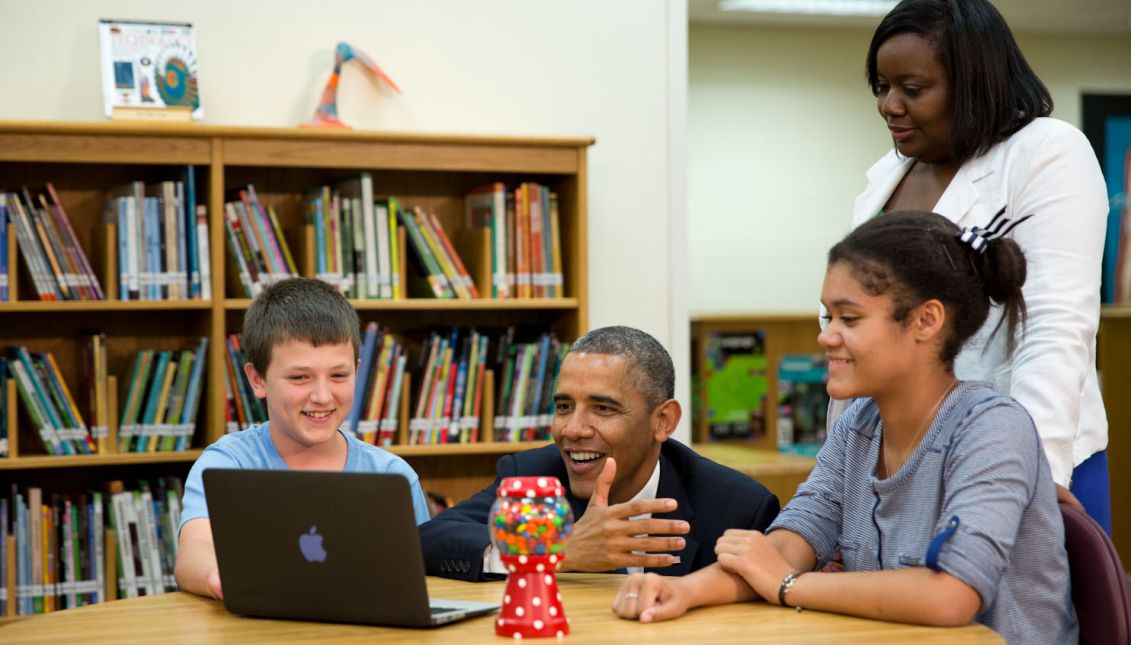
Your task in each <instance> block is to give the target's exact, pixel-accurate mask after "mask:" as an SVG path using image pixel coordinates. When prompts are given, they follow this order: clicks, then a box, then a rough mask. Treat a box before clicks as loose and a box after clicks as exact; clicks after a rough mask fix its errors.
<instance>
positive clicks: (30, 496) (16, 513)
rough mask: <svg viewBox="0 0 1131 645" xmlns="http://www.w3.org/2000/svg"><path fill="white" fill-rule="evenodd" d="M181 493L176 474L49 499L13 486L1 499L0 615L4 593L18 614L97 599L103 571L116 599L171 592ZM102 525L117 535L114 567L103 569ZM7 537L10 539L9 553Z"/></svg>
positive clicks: (4, 605) (36, 491) (102, 595)
mask: <svg viewBox="0 0 1131 645" xmlns="http://www.w3.org/2000/svg"><path fill="white" fill-rule="evenodd" d="M183 492H184V488H183V485H182V483H181V481H180V479H178V478H175V477H168V478H164V479H159V480H157V481H156V486H155V487H151V486H150V485H149V484H148V482H145V481H142V482H139V483H138V485H137V486H136V488H135V489H133V490H126V489H125V487H124V485H123V483H122V482H120V481H115V482H111V483H110V484H109V487H108V491H107V492H102V491H97V490H94V491H87V492H83V493H76V494H52V495H50V496H46V495H45V493H44V491H43V489H41V488H39V487H34V486H32V487H27V488H26V489H21V488H19V487H18V486H16V485H13V486H12V488H11V492H10V495H9V496H7V497H3V498H0V538H3V539H0V616H4V615H7V607H8V602H7V600H8V598H9V597H14V599H15V608H16V615H20V616H24V615H33V614H42V613H49V612H53V611H58V610H61V609H69V608H73V607H81V606H84V605H90V604H95V603H99V602H103V601H105V600H106V599H107V597H106V579H107V578H106V577H107V575H116V577H117V581H118V596H119V597H121V598H133V597H137V596H142V595H153V594H159V593H164V592H166V591H172V590H174V589H175V588H176V585H175V583H174V581H173V569H174V565H175V563H176V553H177V540H176V537H177V525H178V524H179V523H180V516H181V497H182V495H183ZM107 526H109V527H111V528H113V529H115V534H116V539H115V543H116V547H115V551H114V555H115V558H114V559H115V561H116V569H117V570H116V571H114V572H107V571H106V557H105V556H106V548H107V545H106V543H105V535H106V531H105V530H106V528H107ZM8 536H13V537H14V538H15V540H14V542H15V546H14V548H15V551H14V553H12V554H9V553H8V552H7V550H8V548H9V542H8V539H7V537H8ZM10 563H14V567H15V570H14V571H13V572H9V571H8V567H9V566H11V565H10ZM9 573H12V574H14V575H12V576H11V577H9ZM9 579H14V580H15V583H16V584H15V586H8V585H7V584H6V583H7V581H8V580H9Z"/></svg>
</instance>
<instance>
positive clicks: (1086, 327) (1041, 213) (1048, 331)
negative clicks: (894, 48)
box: [852, 118, 1108, 487]
mask: <svg viewBox="0 0 1131 645" xmlns="http://www.w3.org/2000/svg"><path fill="white" fill-rule="evenodd" d="M911 164H912V160H911V159H909V158H906V157H901V156H899V155H897V154H896V153H895V151H894V150H893V151H892V152H890V153H888V154H887V155H885V156H884V157H883V158H882V159H880V160H879V161H878V162H876V164H875V165H874V166H872V168H871V169H869V170H868V187H867V188H866V189H865V190H864V192H863V193H861V194H860V196H859V197H857V198H856V205H855V207H854V209H853V214H852V225H853V227H856V226H859V225H860V224H862V223H864V222H865V221H867V220H869V219H871V218H872V217H873V216H875V215H876V213H878V212H879V211H880V209H881V208H883V206H884V204H886V203H887V201H888V199H889V198H890V197H891V194H892V192H893V191H894V190H895V188H896V186H897V185H898V184H899V182H900V180H901V179H903V176H904V175H905V174H906V173H907V171H908V170H909V169H910V168H911ZM1003 206H1007V208H1006V212H1005V216H1006V217H1008V218H1010V219H1015V218H1018V217H1023V216H1025V215H1028V214H1030V213H1032V214H1033V217H1032V218H1031V219H1029V220H1028V221H1026V222H1024V223H1022V224H1020V225H1018V226H1017V227H1016V228H1015V229H1013V231H1012V233H1010V234H1009V237H1011V238H1013V239H1014V241H1016V242H1017V243H1018V244H1019V245H1020V246H1021V249H1022V250H1023V251H1024V253H1025V258H1026V261H1027V263H1028V274H1027V278H1026V281H1025V286H1024V288H1023V292H1024V295H1025V304H1026V306H1027V307H1028V312H1029V318H1028V324H1027V325H1026V326H1025V327H1024V329H1023V330H1020V331H1021V333H1020V334H1019V335H1018V338H1017V339H1016V340H1017V342H1016V349H1015V350H1014V353H1013V356H1012V358H1007V357H1006V354H1005V345H1006V343H1005V338H1004V336H1005V331H1004V329H1003V330H1002V332H1001V333H998V334H996V335H995V336H994V337H991V332H993V330H994V327H996V326H997V324H998V321H999V320H1000V319H1001V317H1002V310H1001V308H1000V307H994V308H993V309H991V311H990V316H989V319H988V320H987V321H986V324H985V325H984V326H983V327H982V328H981V329H980V330H979V331H978V332H977V333H976V334H975V335H974V336H973V337H972V338H971V339H970V340H969V341H968V342H967V344H966V346H965V347H964V348H963V350H962V351H961V352H960V353H959V355H958V358H957V359H956V360H955V373H956V375H957V376H958V378H961V379H978V380H985V381H989V382H991V383H993V384H995V385H996V386H997V387H998V389H999V390H1001V391H1002V392H1005V393H1007V394H1009V395H1010V396H1012V397H1013V398H1015V399H1017V400H1018V401H1019V402H1020V403H1021V404H1022V405H1024V406H1025V408H1026V409H1028V411H1029V414H1031V415H1032V416H1033V421H1034V422H1035V423H1036V425H1037V429H1038V431H1039V432H1040V435H1041V439H1042V441H1043V443H1044V447H1045V453H1046V454H1047V455H1048V460H1049V465H1050V466H1051V467H1052V474H1053V479H1055V480H1056V482H1057V483H1058V484H1061V485H1062V486H1066V487H1067V486H1068V485H1069V482H1070V479H1071V476H1072V469H1073V468H1074V467H1075V466H1078V465H1079V464H1080V463H1081V462H1083V461H1084V460H1085V459H1087V458H1088V457H1090V456H1092V455H1093V454H1095V453H1097V452H1099V451H1101V450H1103V449H1104V448H1106V447H1107V415H1106V414H1105V412H1104V405H1103V399H1102V398H1101V397H1100V388H1099V383H1098V381H1097V378H1096V329H1097V328H1098V326H1099V315H1100V271H1101V258H1102V257H1103V247H1104V233H1105V230H1106V227H1107V214H1108V204H1107V188H1106V185H1105V184H1104V179H1103V174H1102V173H1101V172H1100V167H1099V163H1098V162H1097V161H1096V155H1095V153H1094V152H1093V151H1092V147H1091V146H1090V145H1089V144H1088V140H1087V139H1086V138H1085V137H1084V135H1083V134H1082V133H1081V132H1080V131H1079V130H1077V129H1076V128H1074V127H1072V126H1071V125H1069V124H1067V123H1065V122H1063V121H1059V120H1057V119H1051V118H1038V119H1036V120H1034V121H1033V122H1032V123H1030V124H1029V125H1027V126H1025V127H1024V128H1022V129H1021V130H1020V131H1018V132H1017V133H1016V134H1014V135H1013V136H1012V137H1010V138H1009V139H1008V140H1006V141H1003V142H1002V143H999V144H997V145H996V146H994V147H993V148H991V149H990V150H989V151H988V152H987V153H986V154H984V155H982V156H981V157H978V158H976V159H971V160H969V161H967V162H966V163H965V164H963V165H962V167H961V168H960V169H959V170H958V173H957V174H956V175H955V176H954V179H952V180H951V182H950V185H949V186H947V189H946V191H945V192H944V193H943V195H942V197H940V198H939V201H938V203H937V204H935V207H934V211H935V212H937V213H939V214H940V215H944V216H946V217H947V218H949V219H950V220H952V221H953V222H955V223H956V224H958V225H959V226H985V225H987V224H988V223H989V221H990V219H991V218H992V217H993V216H994V214H995V213H997V211H998V210H1000V209H1001V208H1002V207H1003Z"/></svg>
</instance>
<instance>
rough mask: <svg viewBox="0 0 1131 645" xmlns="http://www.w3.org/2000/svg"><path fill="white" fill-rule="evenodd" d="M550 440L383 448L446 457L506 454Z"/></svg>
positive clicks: (543, 444)
mask: <svg viewBox="0 0 1131 645" xmlns="http://www.w3.org/2000/svg"><path fill="white" fill-rule="evenodd" d="M550 443H551V442H550V441H549V440H547V441H515V442H506V441H484V442H481V443H448V444H438V445H427V446H403V445H402V446H388V447H386V448H385V449H386V450H388V451H389V452H391V453H393V454H394V455H399V456H401V457H448V456H451V455H506V454H510V453H513V452H522V451H523V450H530V449H531V448H541V447H543V446H547V445H550Z"/></svg>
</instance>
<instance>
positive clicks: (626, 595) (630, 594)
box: [624, 593, 640, 600]
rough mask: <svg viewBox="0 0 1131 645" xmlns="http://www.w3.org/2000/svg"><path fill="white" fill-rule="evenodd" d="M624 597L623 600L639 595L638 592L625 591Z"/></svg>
mask: <svg viewBox="0 0 1131 645" xmlns="http://www.w3.org/2000/svg"><path fill="white" fill-rule="evenodd" d="M624 597H625V600H629V599H633V600H635V599H636V598H639V597H640V594H638V593H626V594H625V595H624Z"/></svg>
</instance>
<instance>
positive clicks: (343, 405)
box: [244, 340, 357, 452]
mask: <svg viewBox="0 0 1131 645" xmlns="http://www.w3.org/2000/svg"><path fill="white" fill-rule="evenodd" d="M244 370H245V372H246V373H247V376H248V379H249V380H250V381H251V387H252V389H253V390H254V391H255V395H256V396H258V397H260V398H266V399H267V412H268V415H269V416H270V419H271V430H272V432H271V434H272V437H273V438H275V439H276V440H277V441H282V442H284V443H285V444H287V445H284V446H277V447H278V448H279V449H280V452H291V451H293V450H295V449H303V448H313V447H317V446H320V445H323V444H325V443H326V442H328V441H331V440H332V439H333V438H334V437H335V435H336V433H337V430H338V427H339V426H341V425H342V423H343V422H344V421H345V420H346V418H347V417H348V416H349V411H350V406H352V405H353V389H354V379H355V377H356V374H357V364H356V362H355V360H354V354H353V345H351V344H350V343H342V344H338V345H319V346H318V347H315V346H313V345H311V344H310V343H309V342H307V341H303V340H288V341H285V342H282V343H279V344H277V345H275V346H274V347H273V348H272V349H271V362H270V364H268V366H267V374H266V375H261V374H259V373H258V372H257V371H256V370H255V368H254V367H252V365H251V364H250V363H249V364H247V365H245V366H244Z"/></svg>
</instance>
